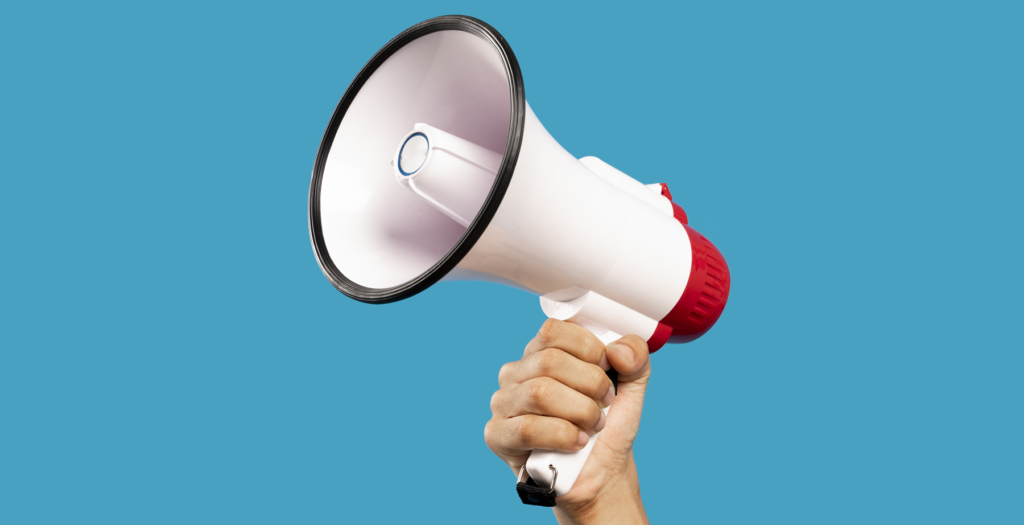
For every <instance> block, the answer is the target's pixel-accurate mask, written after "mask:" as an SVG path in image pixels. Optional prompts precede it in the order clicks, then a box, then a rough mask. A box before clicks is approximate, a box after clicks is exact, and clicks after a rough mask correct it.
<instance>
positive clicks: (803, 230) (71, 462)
mask: <svg viewBox="0 0 1024 525" xmlns="http://www.w3.org/2000/svg"><path fill="white" fill-rule="evenodd" d="M705 4H707V3H703V2H701V3H698V2H673V3H669V2H665V3H643V2H628V3H614V4H612V3H609V4H599V3H591V2H586V3H584V2H580V3H575V4H573V5H569V4H564V3H559V2H491V3H487V4H485V3H474V2H449V1H437V2H429V1H419V2H363V3H352V2H349V3H346V2H312V3H311V2H280V3H269V2H234V3H226V2H173V3H172V2H165V3H139V2H121V3H113V2H7V3H5V4H4V5H3V6H2V7H0V67H2V76H0V95H2V96H0V176H2V181H0V224H2V225H0V231H2V246H3V250H2V258H0V269H2V279H3V281H2V288H0V347H2V350H0V523H4V524H11V525H22V524H43V523H45V524H76V523H90V524H92V523H96V524H181V523H191V524H200V523H202V524H224V523H245V524H264V523H266V524H279V523H289V524H291V523H296V524H319V523H324V524H326V523H474V524H476V523H487V524H521V523H533V522H540V523H545V522H547V523H550V522H552V521H553V519H552V518H551V516H550V513H549V511H547V510H543V509H537V508H527V507H524V506H523V505H522V504H520V503H519V502H518V499H517V497H516V495H515V491H514V486H513V485H514V479H513V475H512V474H511V472H510V471H509V469H508V468H507V467H505V466H504V465H503V464H502V463H501V461H499V460H498V459H497V458H495V457H494V456H492V455H491V453H490V452H489V451H488V449H487V447H486V446H485V444H484V441H483V427H484V423H485V422H486V421H487V419H488V418H489V414H490V412H489V409H488V402H489V399H490V396H491V393H492V392H493V391H494V390H495V389H496V388H497V372H498V369H499V367H500V366H501V364H502V363H505V362H507V361H511V360H515V359H517V358H518V357H519V356H520V354H521V351H522V347H523V346H524V345H525V344H526V342H527V341H528V340H529V339H530V338H531V337H532V335H533V334H534V333H535V331H536V329H537V328H538V326H539V325H540V323H541V322H542V320H543V318H544V317H543V315H542V313H541V311H540V308H539V305H538V303H537V299H536V297H532V296H529V295H528V294H525V293H523V292H520V291H516V290H511V289H505V288H502V287H499V286H496V285H488V284H478V283H460V284H442V285H440V286H436V287H433V288H431V289H429V290H428V291H426V292H424V293H422V294H420V295H418V296H416V297H413V298H411V299H409V300H406V301H403V302H400V303H397V304H390V305H385V306H370V305H365V304H361V303H358V302H355V301H353V300H350V299H348V298H346V297H345V296H343V295H342V294H340V293H338V292H337V291H335V290H334V288H332V287H331V285H330V284H329V283H328V282H327V280H326V279H325V278H324V277H323V275H321V273H320V270H319V269H318V267H317V265H316V261H315V259H314V257H313V253H312V250H311V248H310V243H309V237H308V233H307V228H306V204H307V191H308V184H309V176H310V171H311V168H312V165H313V158H314V155H315V153H316V150H317V146H318V143H319V140H320V136H321V134H322V133H323V130H324V127H325V126H326V124H327V121H328V118H329V117H330V115H331V112H332V111H333V109H334V106H335V104H337V102H338V100H339V99H340V97H341V95H342V93H343V92H344V90H345V88H346V86H347V85H348V83H349V82H350V81H351V80H352V78H353V77H354V76H355V75H356V73H357V72H358V71H359V69H360V68H361V67H362V65H363V64H364V63H365V62H366V61H367V60H368V59H369V58H370V57H371V56H372V55H373V53H374V52H375V51H376V50H377V49H379V48H380V47H381V46H383V45H384V44H385V43H386V42H387V41H388V40H389V39H391V38H392V37H393V36H395V35H397V34H398V33H399V32H401V31H402V30H404V29H405V28H406V27H408V26H411V25H413V24H415V23H417V22H419V21H421V20H423V19H426V18H430V17H433V16H437V15H442V14H453V13H456V14H467V15H471V16H475V17H478V18H481V19H483V20H485V21H486V22H488V23H490V24H491V25H493V26H494V27H495V28H497V29H498V30H499V31H500V32H501V33H502V34H503V35H504V36H505V37H506V38H507V40H508V41H509V43H510V44H511V46H512V49H513V50H514V51H515V53H516V55H517V57H518V59H519V62H520V64H521V65H522V71H523V76H524V79H525V86H526V95H527V98H528V100H529V101H530V104H531V105H532V107H533V108H534V110H535V111H536V113H537V115H538V116H539V117H540V119H541V120H542V122H543V123H544V124H545V125H546V126H547V128H548V129H549V130H550V131H551V133H552V134H553V135H554V136H555V137H556V138H557V139H558V140H559V141H560V142H561V144H562V145H563V146H564V147H565V148H566V149H567V150H568V151H570V152H571V153H572V154H574V155H576V156H585V155H596V156H599V157H601V158H602V159H604V160H606V161H607V162H609V163H610V164H612V165H613V166H616V167H618V168H620V169H621V170H623V171H625V172H626V173H628V174H630V175H632V176H634V177H636V178H638V179H640V180H642V181H645V182H667V183H668V184H669V185H670V186H671V188H672V192H673V194H674V195H675V196H676V198H677V200H678V201H679V202H681V204H682V205H683V206H684V207H685V208H686V211H687V212H688V213H689V216H690V219H691V223H692V224H693V225H695V226H696V227H697V228H698V229H699V230H700V231H701V232H703V233H705V234H706V235H708V237H709V238H711V239H713V240H714V242H715V243H716V244H717V245H718V246H719V247H720V248H721V250H722V252H723V253H724V254H725V256H726V258H727V260H728V262H729V265H730V267H731V269H732V275H733V287H732V295H731V297H730V302H729V305H728V307H727V308H726V310H725V313H724V315H723V317H722V318H721V321H720V322H719V323H718V325H717V326H716V327H715V328H714V329H713V330H712V331H711V332H710V333H709V334H708V335H707V336H706V337H704V338H702V339H700V340H699V341H697V342H695V343H692V344H688V345H683V346H673V347H666V348H665V349H663V350H662V351H660V352H659V353H658V354H656V355H655V356H654V358H653V362H652V364H653V373H654V375H653V378H652V383H651V387H650V391H649V393H648V397H647V399H648V402H647V405H646V410H645V412H644V418H643V425H642V428H641V431H640V435H639V437H638V439H637V441H636V459H637V463H638V465H639V471H640V476H641V486H642V493H643V498H644V502H645V504H646V508H647V512H648V514H649V515H650V516H651V518H652V521H654V522H657V523H702V524H750V523H777V524H787V525H791V524H823V523H827V524H864V523H874V524H907V523H928V524H965V523H970V524H1020V523H1024V505H1022V501H1024V499H1022V497H1024V476H1022V472H1024V446H1022V445H1024V407H1022V404H1024V386H1022V383H1024V381H1022V375H1024V357H1022V352H1024V345H1022V344H1021V337H1020V333H1021V328H1022V326H1024V325H1022V321H1021V318H1022V313H1024V312H1022V308H1021V300H1020V298H1021V296H1022V293H1024V286H1022V277H1021V271H1022V266H1024V264H1022V263H1024V260H1022V257H1021V254H1022V235H1021V226H1022V223H1024V221H1022V220H1021V210H1022V206H1021V198H1022V196H1024V185H1022V182H1021V181H1022V176H1024V125H1022V123H1024V107H1022V99H1024V97H1022V94H1024V68H1022V64H1024V36H1022V35H1024V32H1022V31H1021V27H1022V25H1024V8H1022V6H1021V4H1020V3H1019V2H902V1H901V2H848V3H846V4H845V5H840V4H838V3H828V5H826V4H825V3H821V2H788V1H787V2H772V3H767V2H715V3H713V5H705Z"/></svg>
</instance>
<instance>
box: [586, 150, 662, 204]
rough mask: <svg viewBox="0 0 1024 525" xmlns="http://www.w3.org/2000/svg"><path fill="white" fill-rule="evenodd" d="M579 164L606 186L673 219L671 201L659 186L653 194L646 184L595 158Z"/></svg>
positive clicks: (587, 158)
mask: <svg viewBox="0 0 1024 525" xmlns="http://www.w3.org/2000/svg"><path fill="white" fill-rule="evenodd" d="M580 162H581V163H583V165H584V166H586V167H587V168H589V169H590V171H592V172H594V174H595V175H597V176H598V177H601V178H602V179H604V180H605V181H606V182H608V184H611V185H612V186H615V187H616V188H618V189H620V190H622V191H623V192H625V193H628V194H630V195H632V196H633V197H636V198H637V199H640V201H641V202H644V203H645V204H647V205H648V206H651V207H652V208H654V209H656V210H658V211H660V212H661V213H664V214H665V215H668V216H669V217H673V216H674V215H675V213H674V212H673V210H672V201H670V200H668V199H666V198H665V197H663V196H662V195H661V185H660V184H659V185H658V192H657V193H653V192H651V189H650V188H649V187H648V186H647V185H646V184H644V183H642V182H640V181H638V180H636V179H634V178H633V177H630V176H629V175H626V174H625V173H622V172H621V171H619V170H617V169H615V168H613V167H612V166H610V165H609V164H608V163H607V162H605V161H603V160H601V159H599V158H597V157H583V158H581V159H580Z"/></svg>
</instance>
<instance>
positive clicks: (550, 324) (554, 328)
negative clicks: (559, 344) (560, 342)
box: [537, 319, 562, 346]
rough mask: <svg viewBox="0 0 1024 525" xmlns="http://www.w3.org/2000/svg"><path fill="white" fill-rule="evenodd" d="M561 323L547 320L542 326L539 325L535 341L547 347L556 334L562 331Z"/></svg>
mask: <svg viewBox="0 0 1024 525" xmlns="http://www.w3.org/2000/svg"><path fill="white" fill-rule="evenodd" d="M561 325H562V321H559V320H557V319H548V320H546V321H544V324H542V325H540V330H538V331H537V341H538V342H539V343H541V344H542V345H543V346H548V345H549V344H550V343H551V342H553V341H554V340H555V338H556V337H558V333H559V332H560V331H561V329H562V326H561Z"/></svg>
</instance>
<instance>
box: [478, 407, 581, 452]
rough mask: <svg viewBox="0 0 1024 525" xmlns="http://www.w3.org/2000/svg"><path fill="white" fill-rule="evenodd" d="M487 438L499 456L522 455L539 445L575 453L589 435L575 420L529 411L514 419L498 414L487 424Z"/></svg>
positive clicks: (485, 430)
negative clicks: (498, 416)
mask: <svg viewBox="0 0 1024 525" xmlns="http://www.w3.org/2000/svg"><path fill="white" fill-rule="evenodd" d="M484 439H485V440H486V441H487V446H488V447H490V449H491V450H493V451H494V452H495V453H496V454H498V456H502V457H505V456H518V455H521V454H522V453H524V452H528V451H530V450H533V449H536V448H542V449H547V450H564V451H567V452H575V451H577V450H579V449H581V448H583V446H584V445H586V444H587V441H588V440H589V437H588V436H587V433H586V432H584V431H583V430H582V429H580V428H579V427H577V426H576V425H573V424H572V423H570V422H568V421H566V420H564V419H559V418H555V417H545V416H538V415H534V414H528V415H523V416H518V417H514V418H511V419H499V418H497V417H495V418H494V419H492V420H490V421H489V422H488V423H487V426H486V427H484Z"/></svg>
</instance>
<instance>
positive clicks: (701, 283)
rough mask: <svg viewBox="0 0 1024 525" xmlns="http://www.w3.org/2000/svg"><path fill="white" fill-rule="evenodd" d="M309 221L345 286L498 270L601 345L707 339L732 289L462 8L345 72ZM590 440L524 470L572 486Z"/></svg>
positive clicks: (369, 296)
mask: <svg viewBox="0 0 1024 525" xmlns="http://www.w3.org/2000/svg"><path fill="white" fill-rule="evenodd" d="M309 232H310V238H311V241H312V244H313V251H314V252H315V254H316V260H317V263H318V264H319V265H320V269H321V270H322V271H323V273H324V275H325V276H326V277H327V279H328V280H329V281H330V282H331V284H333V285H334V287H335V288H337V289H338V290H339V291H341V292H342V293H343V294H345V295H347V296H349V297H351V298H353V299H356V300H359V301H363V302H367V303H387V302H392V301H398V300H401V299H405V298H408V297H410V296H412V295H415V294H417V293H419V292H421V291H423V290H425V289H426V288H427V287H429V286H431V285H433V284H434V283H436V282H438V281H442V280H467V279H468V280H479V281H488V282H495V283H500V284H505V285H508V286H513V287H516V288H519V289H522V290H525V291H527V292H530V293H533V294H536V295H538V296H540V303H541V308H542V309H543V311H544V313H545V314H546V315H548V316H549V317H552V318H556V319H561V320H566V321H571V322H574V323H577V324H579V325H581V326H583V327H585V328H587V329H588V330H590V331H591V332H593V333H594V334H595V335H596V336H597V337H598V338H599V339H601V340H602V341H603V342H605V343H606V344H607V343H609V342H611V341H613V340H615V339H618V338H619V337H621V336H622V335H626V334H636V335H638V336H640V337H642V338H644V339H645V340H646V341H647V344H648V347H649V348H650V351H651V352H655V351H657V350H658V349H660V348H661V347H662V346H663V345H665V344H666V343H685V342H688V341H693V340H694V339H696V338H698V337H700V336H701V335H703V334H704V333H705V332H707V331H708V330H709V329H710V328H711V326H712V325H714V324H715V322H716V321H717V320H718V318H719V316H720V315H721V314H722V310H723V308H724V307H725V303H726V300H727V299H728V297H729V269H728V266H727V265H726V263H725V259H724V258H723V257H722V254H721V253H720V252H719V251H718V249H717V248H715V246H714V245H713V244H712V243H711V242H710V241H708V239H707V238H705V237H704V236H703V235H701V234H700V233H698V232H697V230H695V229H693V227H691V226H690V225H689V221H688V219H687V216H686V213H685V212H684V211H683V209H682V208H681V207H680V206H679V205H678V204H676V203H675V202H673V200H672V195H671V194H670V193H669V190H668V187H667V186H666V185H665V184H643V183H640V182H638V181H637V180H635V179H633V178H632V177H630V176H628V175H626V174H625V173H623V172H621V171H619V170H617V169H615V168H614V167H612V166H610V165H608V164H606V163H605V162H603V161H601V160H600V159H598V158H595V157H584V158H582V159H576V158H575V157H573V156H572V155H571V154H569V153H568V152H567V151H565V149H563V148H562V147H561V146H560V145H559V144H558V142H556V141H555V139H554V138H552V137H551V135H550V134H548V132H547V130H545V129H544V127H543V126H542V125H541V123H540V121H539V120H537V116H536V115H534V113H533V111H532V110H531V109H530V106H529V105H528V104H527V103H526V97H525V92H524V88H523V77H522V73H521V72H520V69H519V64H518V62H517V61H516V57H515V55H514V54H513V53H512V49H511V48H510V47H509V45H508V43H507V42H506V41H505V39H504V38H503V37H502V36H501V35H500V34H499V33H498V32H497V31H496V30H495V29H494V28H492V27H491V26H489V25H487V24H486V23H484V22H482V21H480V20H477V19H474V18H470V17H465V16H442V17H438V18H433V19H430V20H427V21H424V22H421V23H419V24H417V25H415V26H413V27H411V28H409V29H407V30H406V31H404V32H402V33H401V34H400V35H398V36H397V37H395V38H394V39H392V40H391V41H390V42H388V43H387V45H385V46H384V47H383V48H381V50H380V51H378V52H377V54H376V55H374V56H373V58H371V59H370V61H369V62H368V63H367V64H366V65H365V66H364V67H363V69H362V70H361V71H360V72H359V74H358V75H356V77H355V79H354V80H353V81H352V83H351V85H350V86H349V87H348V89H347V90H346V91H345V94H344V96H342V98H341V101H340V102H339V103H338V106H337V108H336V109H335V111H334V114H333V115H332V116H331V120H330V122H329V124H328V125H327V130H326V131H325V133H324V135H323V139H322V140H321V142H320V148H319V150H318V151H317V155H316V161H315V164H314V167H313V177H312V182H311V184H310V191H309ZM596 441H597V439H596V438H595V437H594V436H592V437H591V439H590V440H589V442H588V444H587V446H586V447H585V448H584V449H582V450H580V451H579V452H576V453H564V452H557V451H534V453H533V454H531V456H530V459H529V461H528V462H527V464H526V472H527V473H528V474H529V476H530V478H531V480H533V482H535V483H536V484H537V485H539V486H544V487H551V489H553V490H554V492H555V493H556V494H558V495H561V494H565V493H566V492H568V491H569V489H571V488H572V485H573V483H575V481H576V478H577V477H578V476H579V473H580V471H581V470H582V469H583V465H584V464H585V462H586V459H587V457H588V456H589V455H590V451H591V449H592V448H593V446H594V443H595V442H596ZM524 501H525V500H524Z"/></svg>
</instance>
